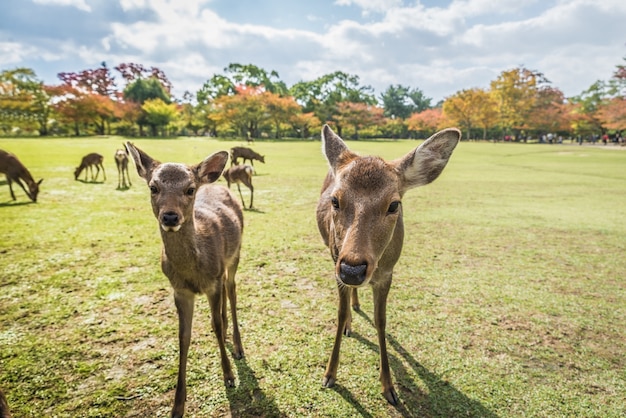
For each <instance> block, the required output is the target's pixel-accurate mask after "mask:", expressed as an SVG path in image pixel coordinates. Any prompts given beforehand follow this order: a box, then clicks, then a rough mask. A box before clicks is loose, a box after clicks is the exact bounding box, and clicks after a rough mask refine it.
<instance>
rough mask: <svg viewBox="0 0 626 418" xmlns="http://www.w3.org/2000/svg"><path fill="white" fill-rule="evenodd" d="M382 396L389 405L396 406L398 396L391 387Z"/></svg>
mask: <svg viewBox="0 0 626 418" xmlns="http://www.w3.org/2000/svg"><path fill="white" fill-rule="evenodd" d="M383 396H384V397H385V399H387V402H389V403H390V404H392V405H394V406H395V405H397V404H398V394H397V393H396V390H395V389H394V388H393V386H391V387H390V388H389V389H387V390H385V391H383Z"/></svg>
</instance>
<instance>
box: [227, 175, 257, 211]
mask: <svg viewBox="0 0 626 418" xmlns="http://www.w3.org/2000/svg"><path fill="white" fill-rule="evenodd" d="M252 173H254V168H252V167H251V166H249V165H246V164H242V165H234V166H232V167H230V168H229V169H228V170H224V174H223V175H224V179H225V180H226V183H228V188H229V189H230V184H231V183H235V184H236V185H237V190H239V197H241V204H242V205H243V207H246V204H245V202H244V201H243V194H242V193H241V187H239V183H243V185H244V186H246V187H247V188H248V189H250V209H252V202H253V201H254V186H253V185H252Z"/></svg>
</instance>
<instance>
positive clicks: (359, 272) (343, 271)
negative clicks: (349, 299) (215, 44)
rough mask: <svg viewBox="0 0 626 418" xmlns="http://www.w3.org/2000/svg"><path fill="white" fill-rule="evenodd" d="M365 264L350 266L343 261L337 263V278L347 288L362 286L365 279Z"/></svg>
mask: <svg viewBox="0 0 626 418" xmlns="http://www.w3.org/2000/svg"><path fill="white" fill-rule="evenodd" d="M366 273H367V263H362V264H357V265H352V264H348V263H346V262H345V261H342V262H340V263H339V275H338V278H339V280H341V282H342V283H343V284H345V285H347V286H354V287H358V286H362V285H363V284H364V283H365V279H366V278H367V274H366Z"/></svg>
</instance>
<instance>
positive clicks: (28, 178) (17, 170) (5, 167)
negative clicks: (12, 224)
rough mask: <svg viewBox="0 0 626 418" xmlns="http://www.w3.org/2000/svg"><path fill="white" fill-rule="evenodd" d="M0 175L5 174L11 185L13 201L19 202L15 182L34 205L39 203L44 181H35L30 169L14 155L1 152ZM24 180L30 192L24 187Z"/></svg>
mask: <svg viewBox="0 0 626 418" xmlns="http://www.w3.org/2000/svg"><path fill="white" fill-rule="evenodd" d="M0 173H4V174H5V175H6V178H7V183H8V184H9V191H10V192H11V198H12V199H13V200H17V199H16V198H15V193H14V192H13V182H16V183H17V184H18V185H19V186H20V187H21V188H22V190H24V193H26V196H28V198H29V199H30V200H32V201H33V202H34V203H37V195H38V194H39V185H40V184H41V182H42V181H43V179H40V180H39V181H35V180H34V179H33V176H32V175H31V174H30V172H29V171H28V169H27V168H26V167H25V166H24V164H22V162H21V161H20V160H19V159H18V158H17V157H16V156H15V155H14V154H12V153H10V152H7V151H4V150H0ZM22 180H24V183H26V185H27V186H28V190H26V187H24V184H23V183H22Z"/></svg>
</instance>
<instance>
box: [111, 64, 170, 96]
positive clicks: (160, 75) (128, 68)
mask: <svg viewBox="0 0 626 418" xmlns="http://www.w3.org/2000/svg"><path fill="white" fill-rule="evenodd" d="M115 69H116V70H117V71H118V72H119V73H120V74H121V75H122V78H124V80H125V81H126V84H127V85H128V84H131V83H133V82H135V81H137V80H139V79H155V80H158V82H159V84H161V87H162V88H163V91H164V92H165V93H166V95H167V96H168V97H170V96H171V94H172V83H171V82H170V80H169V79H168V78H167V76H166V75H165V73H164V72H163V71H161V70H160V69H159V68H157V67H150V68H146V67H144V66H143V65H141V64H134V63H123V64H120V65H118V66H117V67H115Z"/></svg>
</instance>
